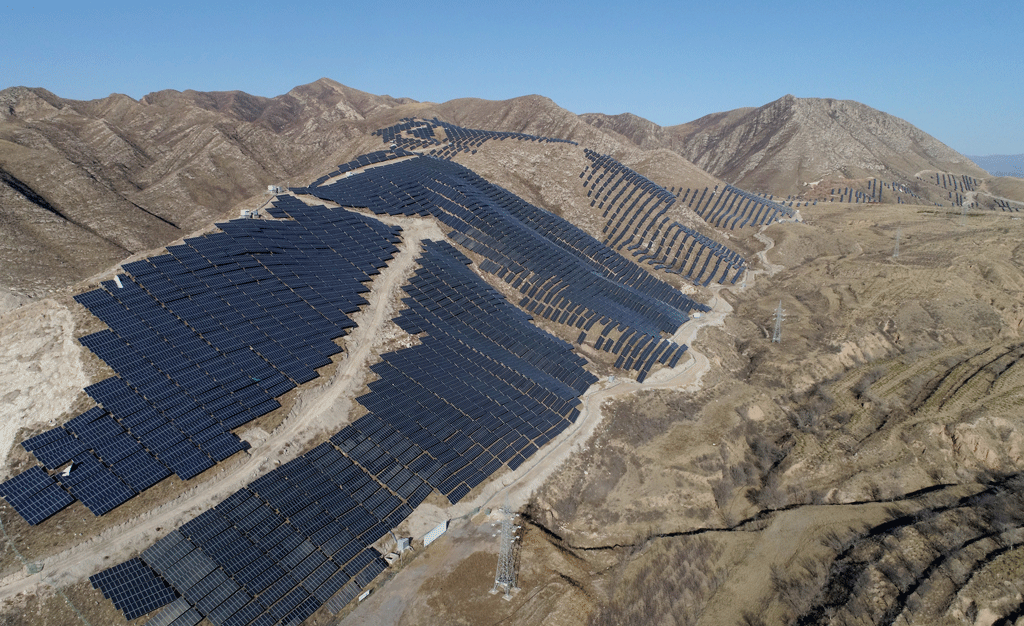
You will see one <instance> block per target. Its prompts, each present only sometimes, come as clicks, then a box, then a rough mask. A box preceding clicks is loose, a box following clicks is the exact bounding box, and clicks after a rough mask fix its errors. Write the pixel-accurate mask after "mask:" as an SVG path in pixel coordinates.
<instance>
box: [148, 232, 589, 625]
mask: <svg viewBox="0 0 1024 626" xmlns="http://www.w3.org/2000/svg"><path fill="white" fill-rule="evenodd" d="M467 263H468V259H466V258H465V257H464V256H462V255H461V254H459V253H458V252H457V251H456V250H455V249H454V248H452V247H451V246H450V245H448V244H443V243H427V244H426V245H425V250H424V252H423V254H422V256H421V259H420V268H419V269H418V270H417V272H416V275H415V276H414V277H413V279H412V281H411V282H410V284H409V285H407V286H406V291H407V293H409V294H410V299H411V301H413V302H416V303H418V304H423V305H426V304H429V305H431V307H432V308H433V309H434V313H430V312H429V311H428V312H427V313H426V314H424V313H423V312H422V311H426V309H425V308H423V309H420V312H412V311H411V310H405V311H403V312H402V314H400V315H399V317H398V318H396V322H397V323H398V324H399V325H400V326H401V325H403V324H407V323H409V322H412V321H418V322H419V323H420V324H421V325H422V326H423V327H425V328H428V329H429V330H427V331H426V332H427V336H426V337H424V338H423V341H424V342H428V343H425V344H424V345H429V346H431V347H432V348H433V350H432V351H426V352H425V351H424V350H423V349H422V346H417V347H414V348H408V349H403V350H399V351H397V352H394V353H389V354H385V355H383V361H382V362H383V363H384V364H386V366H387V367H386V368H384V369H385V370H386V373H385V374H382V378H381V379H380V380H378V381H374V382H373V383H371V390H372V391H371V393H370V394H368V395H367V396H363V397H362V398H360V401H361V402H363V403H364V404H365V405H366V406H367V408H368V409H370V411H371V412H370V413H368V414H367V415H365V416H363V417H361V418H359V419H358V420H356V421H355V422H354V423H353V424H351V425H349V426H347V427H345V428H344V429H342V430H341V431H340V432H338V433H336V434H335V435H334V436H333V437H331V441H330V442H325V443H323V444H321V445H319V446H317V447H316V448H314V449H313V450H311V451H310V452H308V453H306V454H305V455H302V456H301V457H298V458H296V459H294V460H292V461H289V462H288V463H285V464H284V465H282V466H280V467H279V468H277V469H275V470H273V471H271V472H270V473H268V474H267V475H265V476H263V477H261V478H259V479H257V480H256V481H254V482H253V483H251V484H250V485H249V486H248V487H247V488H245V489H242V490H239V491H238V492H236V493H235V494H233V495H232V496H230V497H229V498H227V499H226V500H225V501H224V502H222V503H221V504H219V505H217V506H216V507H214V509H212V510H210V511H207V512H204V513H203V514H201V515H200V516H199V517H197V518H195V519H194V520H192V521H191V522H189V523H187V524H185V525H183V526H182V527H181V528H180V529H179V530H178V531H175V532H174V533H172V534H170V535H168V536H167V537H165V538H164V539H161V540H160V541H159V542H157V544H154V546H152V547H151V548H149V549H147V550H146V551H145V552H144V553H143V555H142V560H143V561H144V562H145V563H146V564H147V565H148V566H149V567H151V568H152V569H153V570H154V571H155V572H156V573H157V574H158V575H159V576H160V577H161V579H163V580H166V581H167V582H168V583H169V584H170V586H171V587H172V588H173V589H174V590H175V591H176V592H177V593H178V594H180V595H181V596H182V597H183V598H185V599H186V600H187V601H188V603H189V606H190V607H194V609H195V610H196V611H197V612H198V613H199V614H200V615H201V616H205V617H207V618H209V619H210V620H211V621H212V622H213V623H214V624H245V623H263V622H261V621H260V620H261V619H262V620H264V621H267V619H265V618H262V617H261V616H263V615H269V616H270V617H271V618H277V619H280V617H281V616H283V617H285V618H287V617H288V616H289V615H292V613H288V611H295V610H297V607H299V606H302V607H305V608H304V609H303V611H302V612H299V613H297V614H295V615H303V614H304V613H305V612H306V611H309V610H310V609H313V610H315V607H318V606H320V605H321V604H322V603H324V602H328V600H329V599H331V596H332V594H335V592H337V595H335V596H334V598H333V599H331V601H330V602H331V603H330V604H329V605H328V606H329V607H333V610H337V609H338V608H340V607H341V606H343V605H344V603H347V602H348V601H349V600H351V599H352V598H353V597H354V596H355V595H356V593H358V590H359V589H361V588H363V587H365V585H366V584H368V583H369V582H370V580H372V578H373V577H374V576H376V574H377V573H379V571H380V570H381V569H382V565H381V563H382V561H381V560H380V559H379V557H378V556H376V553H375V552H374V551H373V550H372V548H369V546H370V545H371V544H372V543H373V542H375V541H376V540H377V539H379V538H380V537H381V536H382V535H384V534H385V533H386V532H387V531H388V530H390V529H392V528H394V527H395V526H397V525H398V524H399V523H401V521H402V520H404V519H405V518H406V517H407V516H408V515H409V514H410V513H411V512H412V510H413V509H414V508H415V507H416V506H418V505H419V504H420V503H421V502H422V501H423V500H424V499H425V498H426V497H427V495H428V494H429V493H430V492H431V491H432V485H435V484H436V485H437V486H438V487H439V488H440V489H443V490H444V491H445V493H446V494H448V496H449V498H451V499H452V500H453V501H457V500H458V499H459V498H461V497H464V496H465V495H466V493H468V492H469V490H471V489H472V487H471V486H470V485H472V486H476V485H478V484H479V482H480V481H482V480H484V479H485V478H486V477H487V476H488V475H490V474H491V473H493V472H494V471H496V470H497V469H498V468H499V467H501V465H502V462H500V461H496V458H495V457H493V456H491V455H488V454H486V453H485V448H484V446H483V445H480V444H471V445H466V444H467V443H469V442H470V441H471V440H474V439H473V438H474V437H475V440H480V439H481V437H480V436H478V433H480V432H481V431H483V430H486V427H487V426H488V425H489V423H488V422H487V421H486V420H484V419H480V417H481V416H480V415H479V414H478V413H477V411H478V409H479V408H481V407H478V406H477V402H478V401H479V398H476V397H469V396H467V395H466V388H465V387H459V388H453V387H451V385H452V382H453V381H452V380H451V379H450V378H438V377H434V378H432V379H430V378H427V377H424V375H423V374H424V373H425V372H430V373H433V372H435V371H438V370H443V369H446V368H455V367H460V368H461V370H460V375H462V376H466V377H467V378H469V377H472V378H469V380H470V385H471V386H474V385H477V384H480V385H481V386H482V387H484V386H487V387H489V388H492V389H497V388H499V387H501V385H502V384H503V381H504V380H505V379H510V378H514V377H515V376H516V375H517V372H516V371H515V368H516V367H517V366H519V364H520V363H526V364H528V366H529V367H530V368H532V369H533V370H534V371H536V373H537V374H538V375H537V378H536V381H534V382H533V385H534V386H535V387H537V388H536V389H534V388H533V387H527V386H526V385H522V384H521V386H522V387H524V388H523V389H518V388H516V387H511V386H505V387H504V391H505V393H506V394H507V395H506V396H505V399H507V400H510V401H511V402H510V404H511V406H513V407H515V406H516V404H515V403H516V401H519V402H521V403H522V402H524V401H526V400H530V402H529V403H527V404H525V405H524V406H527V405H528V406H530V407H532V409H533V410H534V411H537V410H540V408H541V407H543V408H544V409H545V410H546V414H547V417H548V418H552V417H557V419H558V421H559V422H560V423H564V424H568V423H570V421H571V419H572V418H573V417H574V416H575V413H576V412H577V411H578V407H577V406H576V405H578V402H574V403H570V402H569V399H570V398H575V395H576V393H577V392H575V391H574V390H572V389H571V388H568V385H567V384H566V383H565V380H567V379H574V377H576V378H578V377H582V376H586V377H588V379H589V380H590V381H593V380H595V378H594V377H593V376H592V375H586V374H585V372H583V368H582V366H583V364H584V363H585V362H584V361H583V360H582V359H581V358H580V357H578V356H577V355H575V354H573V353H572V350H571V346H570V345H569V344H566V343H565V342H562V341H560V340H558V339H556V338H553V337H550V336H549V335H547V334H546V333H544V332H543V331H541V330H539V329H537V328H536V327H534V326H532V325H531V324H529V320H528V317H527V316H526V315H525V314H523V313H522V312H521V311H519V310H518V309H516V308H515V307H514V306H512V305H511V304H509V303H508V302H507V301H505V300H504V299H503V298H501V297H500V295H499V294H498V293H497V292H496V291H495V290H494V289H493V288H491V287H490V286H488V285H486V283H484V282H483V281H481V280H480V279H479V278H478V277H476V276H475V275H474V274H473V273H472V271H471V270H469V268H468V267H467V265H466V264H467ZM419 286H423V287H431V289H420V288H419ZM456 301H458V302H459V303H460V304H461V305H462V307H461V309H462V310H463V312H462V313H461V314H460V315H457V316H456V319H454V320H452V319H449V320H448V321H447V322H446V323H444V324H441V325H435V323H440V320H441V318H440V312H441V311H442V308H440V307H434V305H437V304H440V303H446V304H448V305H454V304H455V302H456ZM472 309H479V310H480V311H482V314H484V315H486V316H488V317H490V318H491V319H492V321H493V324H492V325H490V326H481V327H477V326H476V322H475V320H476V317H475V316H473V315H470V314H469V312H468V311H469V310H472ZM459 326H461V327H462V332H458V331H459ZM492 333H493V334H492ZM556 348H560V350H557V349H556ZM513 351H518V352H519V354H516V353H514V352H513ZM456 360H461V361H464V362H465V363H466V364H465V365H460V364H458V363H456V362H454V361H456ZM382 382H388V383H391V385H390V387H391V391H390V395H389V392H388V391H385V390H384V389H383V387H385V385H382V384H381V383H382ZM518 382H519V383H522V381H521V380H519V381H518ZM420 383H422V384H420ZM513 390H514V391H513ZM377 397H383V399H384V402H382V403H381V404H380V405H379V406H378V405H377V404H376V403H375V402H373V401H371V399H373V398H377ZM534 398H536V399H539V400H542V401H543V402H544V403H546V404H542V403H541V402H538V401H537V400H534ZM410 402H412V403H413V404H415V410H414V411H412V412H410V410H408V409H410V408H411V407H410V406H409V404H408V403H410ZM371 407H375V408H371ZM553 407H554V408H553ZM489 408H490V409H492V413H493V410H494V409H496V407H495V406H493V403H492V406H491V407H489ZM555 408H557V409H558V410H562V411H563V412H564V413H565V415H564V416H563V415H558V414H557V413H555ZM446 409H447V410H446ZM465 411H469V412H472V413H474V414H475V415H477V419H470V418H469V416H468V413H466V412H465ZM512 413H513V412H512V411H509V412H507V413H506V414H504V417H505V419H506V421H507V422H512V421H513V420H512V417H513V415H512ZM516 413H519V417H521V418H522V419H520V420H519V424H518V426H519V431H513V430H512V429H511V428H510V427H508V426H506V427H505V428H507V429H508V432H507V433H505V434H503V435H502V436H503V437H504V440H506V441H509V442H511V443H510V445H509V444H507V445H505V446H504V447H503V448H502V449H503V450H505V449H508V448H511V449H512V450H513V451H514V452H515V456H516V457H518V458H520V459H523V458H525V457H528V456H529V455H531V454H533V453H534V452H536V450H537V449H538V446H540V445H543V443H546V441H547V439H546V438H543V437H541V436H538V437H535V438H533V439H532V440H531V439H530V438H528V437H527V436H525V435H523V434H522V433H523V432H527V430H528V428H527V427H531V426H532V427H534V429H535V430H537V432H540V430H539V429H540V428H544V429H545V430H544V431H543V433H544V434H546V435H547V436H548V437H550V436H553V435H554V434H555V433H556V432H557V431H558V430H559V427H557V426H555V427H552V426H549V425H547V424H546V423H541V422H537V421H531V419H532V418H531V417H529V416H530V414H529V413H528V412H525V411H523V412H520V411H516ZM403 417H404V418H415V419H419V420H420V421H421V422H423V423H424V425H425V426H419V425H418V423H416V422H415V421H410V420H408V419H402V418H403ZM474 427H475V429H474ZM563 427H564V426H563ZM500 432H504V431H500ZM495 434H498V433H495ZM513 434H514V437H513V436H511V435H513ZM428 437H429V438H428ZM490 449H496V448H494V446H493V445H492V446H491V447H490V448H488V449H487V450H490ZM485 459H486V460H487V461H486V463H484V462H483V461H484V460H485ZM518 462H521V460H519V461H518ZM510 465H511V464H510ZM516 466H518V465H516ZM190 555H191V556H190ZM368 557H369V558H368ZM218 572H220V573H218ZM145 580H148V577H147V576H142V577H140V583H139V584H140V586H141V585H142V583H143V582H145ZM204 581H205V582H204ZM212 583H217V584H212ZM296 590H298V591H296ZM208 598H209V599H208ZM232 598H234V600H232ZM310 598H313V600H310ZM243 600H244V601H245V602H244V603H243ZM296 601H298V602H299V604H295V603H296ZM293 606H294V607H296V608H293ZM222 607H224V608H222ZM246 607H249V608H246ZM166 611H172V612H171V613H170V614H176V613H183V612H184V610H183V609H182V608H181V604H180V602H178V603H172V604H171V606H168V607H167V608H165V609H164V612H166ZM257 611H259V613H258V614H257ZM164 612H161V613H160V614H159V615H158V616H157V617H156V618H155V619H160V617H161V616H162V615H163V614H164ZM229 613H230V614H229ZM267 623H270V622H269V621H267Z"/></svg>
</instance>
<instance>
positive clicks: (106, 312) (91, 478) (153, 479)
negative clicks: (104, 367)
mask: <svg viewBox="0 0 1024 626" xmlns="http://www.w3.org/2000/svg"><path fill="white" fill-rule="evenodd" d="M278 202H279V203H281V204H282V205H288V204H297V205H301V206H302V207H305V206H306V205H304V204H302V203H301V202H298V201H297V200H295V199H294V198H291V197H282V198H280V199H279V200H278ZM321 208H322V207H321ZM294 213H295V215H296V219H294V220H288V221H265V220H234V221H231V222H227V223H223V224H219V227H220V229H221V232H218V233H214V234H210V235H205V236H203V237H197V238H194V239H189V240H186V241H185V244H184V245H180V246H172V247H171V248H169V249H168V251H169V254H165V255H161V256H157V257H152V258H149V259H145V260H142V261H137V262H134V263H128V264H126V265H125V266H124V270H125V271H126V272H127V274H122V275H119V276H118V278H117V280H116V281H106V282H104V283H103V286H102V288H100V289H96V290H94V291H90V292H87V293H84V294H81V295H79V296H76V298H75V299H76V300H77V301H78V302H80V303H81V304H83V305H84V306H86V307H87V308H88V309H89V311H90V312H91V313H93V314H94V315H95V316H96V317H98V318H99V319H101V320H102V321H103V322H104V323H106V325H107V326H108V327H109V330H103V331H100V332H98V333H94V334H92V335H88V336H86V337H82V338H81V343H82V344H83V345H85V346H86V347H88V348H89V349H90V350H91V351H93V352H94V353H95V354H96V355H97V356H99V357H100V358H101V359H103V360H104V361H105V362H106V363H107V364H108V365H109V366H110V367H111V368H112V369H113V370H114V371H115V372H117V375H116V376H114V377H111V378H108V379H106V380H102V381H100V382H98V383H96V384H94V385H91V386H89V387H87V388H86V389H85V391H86V393H88V394H89V396H90V397H92V398H93V399H94V400H95V401H96V403H97V406H96V407H94V408H92V409H89V410H88V411H85V412H84V413H82V414H81V415H79V416H77V417H75V418H73V419H71V420H69V421H68V422H67V423H65V424H63V425H61V426H58V427H57V428H54V429H51V430H49V431H47V432H44V433H42V434H40V435H37V436H35V437H33V438H31V439H28V440H26V441H25V442H23V443H22V445H23V446H24V447H25V449H27V450H29V451H31V452H33V453H34V454H35V456H36V457H37V458H38V459H39V461H40V462H41V463H42V464H43V466H45V467H46V468H47V469H49V470H56V469H58V468H60V467H61V466H63V465H65V464H67V463H69V462H70V463H71V467H70V471H69V472H67V473H66V475H64V474H60V475H57V477H56V480H57V481H59V483H60V486H57V487H56V488H51V487H46V488H45V489H39V490H38V491H36V492H35V494H34V495H33V496H31V497H27V496H25V495H24V492H25V490H24V489H20V490H17V491H15V492H12V497H8V501H9V502H10V503H11V504H12V505H13V506H14V507H15V508H16V509H17V510H18V511H19V513H22V516H23V517H25V518H26V519H27V520H29V521H30V522H33V523H38V521H41V519H40V516H41V515H43V514H44V513H47V514H48V515H46V516H49V515H52V514H53V513H55V512H56V511H57V510H60V508H63V507H64V506H67V505H68V504H70V503H71V502H72V501H73V499H72V498H70V497H69V496H68V494H67V492H70V493H71V494H72V495H74V496H75V498H78V499H80V500H82V502H83V503H84V504H85V505H86V506H87V507H88V508H89V509H90V510H91V511H92V512H93V513H94V514H96V515H101V514H103V513H106V512H107V511H109V510H111V509H113V508H114V507H116V506H118V505H120V504H122V503H123V502H125V501H127V500H128V499H130V498H132V497H133V496H135V495H136V494H138V493H141V492H142V491H144V490H145V489H147V488H149V487H151V486H152V485H154V484H155V483H157V482H159V481H160V480H162V479H163V478H165V477H166V476H169V475H170V474H171V473H174V474H176V475H177V476H178V477H179V478H181V479H183V480H187V479H190V478H193V477H195V476H197V475H198V474H200V473H201V472H203V471H204V470H206V469H208V468H210V467H212V466H213V465H214V464H215V463H217V462H218V461H222V460H224V459H226V458H227V457H229V456H231V455H232V454H234V453H236V452H238V451H240V450H245V449H247V448H248V447H249V444H248V443H246V442H244V441H242V440H240V439H239V438H238V437H237V436H236V435H235V434H234V433H232V432H231V431H232V429H234V428H237V427H239V426H241V425H243V424H245V423H247V422H250V421H251V420H253V419H255V418H257V417H259V416H261V415H264V414H266V413H268V412H270V411H272V410H274V409H275V408H277V407H279V406H280V404H279V403H278V401H277V400H276V399H275V398H277V397H278V396H280V395H282V394H283V393H285V392H287V391H288V390H290V389H292V388H294V387H295V386H296V385H298V384H302V383H304V382H307V381H309V380H312V379H313V378H316V377H317V376H318V374H317V372H316V369H317V368H319V367H322V366H324V365H326V364H328V363H330V362H331V356H332V355H334V354H337V353H338V352H340V351H341V348H339V347H338V345H337V344H336V343H335V342H334V341H333V340H334V339H336V338H338V337H341V336H343V335H345V334H346V333H347V332H348V329H350V328H352V327H353V326H354V323H353V322H352V320H351V319H349V317H348V315H349V314H351V313H353V312H354V311H357V310H358V309H359V307H360V306H361V305H362V304H365V302H366V301H365V300H364V299H363V297H362V295H361V294H362V293H365V292H366V291H368V288H367V287H366V286H365V285H364V283H366V282H368V281H369V280H371V279H372V277H373V276H374V275H376V274H377V273H379V268H381V267H383V266H384V265H385V264H386V263H387V261H388V260H389V259H390V258H391V255H392V254H393V253H394V251H395V250H397V248H396V247H395V243H396V242H398V241H399V232H400V230H401V229H400V228H397V227H388V226H385V225H383V224H380V223H379V222H377V221H376V220H372V219H369V218H365V217H363V216H360V215H357V214H354V213H350V212H346V211H327V210H320V211H318V210H315V209H311V210H309V211H303V210H302V209H301V208H300V207H297V208H296V209H295V210H294ZM12 484H14V483H12ZM33 484H34V483H33ZM61 487H63V489H62V488H61ZM65 490H66V491H65ZM2 491H4V492H7V491H9V490H6V489H4V490H2ZM57 507H59V508H57ZM55 509H56V510H55ZM43 519H45V517H44V518H43Z"/></svg>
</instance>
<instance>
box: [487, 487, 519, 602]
mask: <svg viewBox="0 0 1024 626" xmlns="http://www.w3.org/2000/svg"><path fill="white" fill-rule="evenodd" d="M499 510H500V511H501V550H500V552H499V553H498V568H497V570H495V572H494V587H493V588H492V589H491V593H497V592H498V589H504V590H505V599H506V600H508V599H510V598H511V597H512V590H513V589H518V588H519V587H518V584H517V583H518V581H517V580H516V574H517V572H516V560H515V541H516V531H517V530H518V529H519V527H518V526H516V525H515V518H516V517H518V515H517V514H516V513H513V512H512V509H511V507H509V505H508V496H506V497H505V505H504V506H503V507H502V508H501V509H499Z"/></svg>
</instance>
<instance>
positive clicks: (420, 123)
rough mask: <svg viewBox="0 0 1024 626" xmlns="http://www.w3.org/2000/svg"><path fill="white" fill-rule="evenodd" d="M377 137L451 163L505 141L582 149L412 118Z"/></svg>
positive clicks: (532, 137)
mask: <svg viewBox="0 0 1024 626" xmlns="http://www.w3.org/2000/svg"><path fill="white" fill-rule="evenodd" d="M438 129H441V130H443V131H444V139H442V138H441V137H440V136H439V135H438V134H437V132H436V131H437V130H438ZM373 134H375V135H378V136H380V137H381V138H382V139H383V140H384V143H388V144H391V145H394V146H396V147H397V148H398V149H399V150H422V149H426V148H432V149H431V151H430V154H431V155H432V156H435V157H437V158H441V159H450V158H452V157H453V156H455V155H457V154H458V153H460V152H466V153H476V149H477V148H479V147H480V146H481V145H483V144H484V143H485V142H487V141H491V140H497V141H504V140H506V139H515V140H518V141H536V142H540V143H567V144H572V145H574V146H575V145H578V144H577V143H576V142H575V141H569V140H567V139H556V138H554V137H541V136H539V135H530V134H527V133H512V132H505V131H496V130H479V129H475V128H463V127H462V126H456V125H455V124H449V123H448V122H442V121H441V120H439V119H437V118H436V117H435V118H434V119H432V120H423V119H416V118H412V117H406V118H402V119H401V120H400V121H399V122H398V124H395V125H394V126H389V127H387V128H381V129H379V130H376V131H374V133H373ZM311 186H315V185H311Z"/></svg>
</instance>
